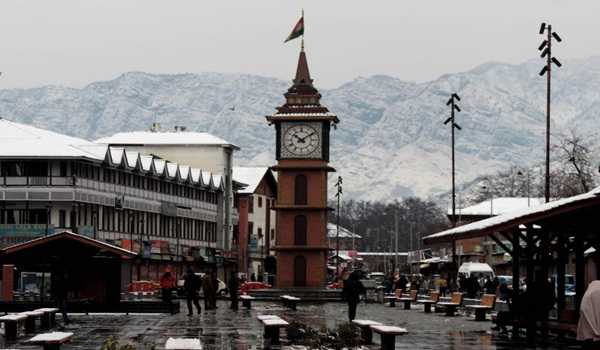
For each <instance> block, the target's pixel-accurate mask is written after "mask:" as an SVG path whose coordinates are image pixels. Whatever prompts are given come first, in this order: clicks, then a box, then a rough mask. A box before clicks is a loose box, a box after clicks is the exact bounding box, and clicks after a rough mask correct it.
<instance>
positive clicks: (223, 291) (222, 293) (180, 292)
mask: <svg viewBox="0 0 600 350" xmlns="http://www.w3.org/2000/svg"><path fill="white" fill-rule="evenodd" d="M204 275H205V274H204V273H202V272H196V276H198V277H199V278H200V279H202V277H204ZM183 282H184V280H183V279H180V280H178V281H177V294H178V295H185V289H183ZM217 282H218V283H219V287H218V288H217V295H219V296H225V295H227V294H229V290H228V289H227V285H226V284H225V282H223V281H221V280H220V279H217ZM200 295H202V288H200Z"/></svg>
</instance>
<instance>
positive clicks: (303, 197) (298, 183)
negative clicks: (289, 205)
mask: <svg viewBox="0 0 600 350" xmlns="http://www.w3.org/2000/svg"><path fill="white" fill-rule="evenodd" d="M307 197H308V196H307V185H306V176H305V175H296V178H295V179H294V204H300V205H306V201H307Z"/></svg>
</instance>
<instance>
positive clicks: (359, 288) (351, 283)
mask: <svg viewBox="0 0 600 350" xmlns="http://www.w3.org/2000/svg"><path fill="white" fill-rule="evenodd" d="M365 292H366V291H365V286H363V284H362V282H361V281H360V280H359V278H358V273H357V272H356V271H354V272H352V273H351V274H350V277H348V280H347V281H346V282H345V283H344V289H343V290H342V296H343V297H344V299H346V302H347V303H348V318H349V319H350V321H352V320H354V318H355V317H356V305H358V302H359V301H360V295H361V294H365Z"/></svg>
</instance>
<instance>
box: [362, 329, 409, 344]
mask: <svg viewBox="0 0 600 350" xmlns="http://www.w3.org/2000/svg"><path fill="white" fill-rule="evenodd" d="M370 327H371V330H372V331H373V332H375V333H378V334H379V335H380V336H381V350H393V349H394V348H395V347H396V336H397V335H404V334H406V333H408V331H407V330H406V328H400V327H395V326H383V325H372V326H370Z"/></svg>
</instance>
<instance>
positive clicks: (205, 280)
mask: <svg viewBox="0 0 600 350" xmlns="http://www.w3.org/2000/svg"><path fill="white" fill-rule="evenodd" d="M211 285H212V282H211V279H210V275H209V274H208V273H205V274H204V276H203V277H202V294H204V309H205V310H211V305H212V304H211V296H212V286H211Z"/></svg>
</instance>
